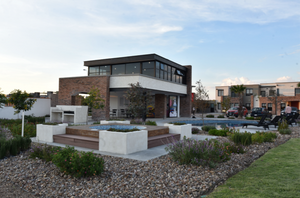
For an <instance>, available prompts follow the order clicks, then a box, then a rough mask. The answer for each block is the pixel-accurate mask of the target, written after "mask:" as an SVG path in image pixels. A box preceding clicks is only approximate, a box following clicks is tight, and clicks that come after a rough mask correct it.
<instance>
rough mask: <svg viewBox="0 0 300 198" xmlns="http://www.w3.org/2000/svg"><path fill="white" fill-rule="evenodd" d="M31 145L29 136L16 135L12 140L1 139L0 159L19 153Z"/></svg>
mask: <svg viewBox="0 0 300 198" xmlns="http://www.w3.org/2000/svg"><path fill="white" fill-rule="evenodd" d="M30 145H31V139H30V138H29V137H20V136H18V137H15V138H13V139H10V140H5V139H4V138H1V139H0V159H3V158H4V157H6V156H8V155H9V154H10V155H12V156H15V155H17V154H18V153H19V152H20V151H25V150H27V149H28V148H29V147H30Z"/></svg>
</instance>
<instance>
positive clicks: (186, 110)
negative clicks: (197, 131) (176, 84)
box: [180, 65, 192, 117]
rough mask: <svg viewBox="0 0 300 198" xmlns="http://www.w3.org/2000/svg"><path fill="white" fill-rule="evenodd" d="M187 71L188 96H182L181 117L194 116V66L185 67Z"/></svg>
mask: <svg viewBox="0 0 300 198" xmlns="http://www.w3.org/2000/svg"><path fill="white" fill-rule="evenodd" d="M184 67H185V68H186V69H187V71H186V89H187V90H186V91H187V93H186V94H187V95H186V96H180V116H181V117H191V116H192V66H191V65H185V66H184Z"/></svg>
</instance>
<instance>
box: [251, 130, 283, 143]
mask: <svg viewBox="0 0 300 198" xmlns="http://www.w3.org/2000/svg"><path fill="white" fill-rule="evenodd" d="M251 138H252V143H259V144H261V143H263V142H272V141H273V140H274V139H275V138H277V135H276V133H267V132H259V131H256V133H255V134H252V137H251Z"/></svg>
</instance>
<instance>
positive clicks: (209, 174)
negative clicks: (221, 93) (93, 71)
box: [0, 127, 300, 197]
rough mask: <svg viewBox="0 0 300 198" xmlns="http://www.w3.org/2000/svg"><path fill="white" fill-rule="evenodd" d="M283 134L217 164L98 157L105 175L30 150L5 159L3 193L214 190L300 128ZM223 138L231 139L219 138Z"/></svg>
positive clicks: (0, 176) (0, 180)
mask: <svg viewBox="0 0 300 198" xmlns="http://www.w3.org/2000/svg"><path fill="white" fill-rule="evenodd" d="M291 130H292V134H291V135H281V134H279V133H278V132H277V135H278V137H277V139H276V140H275V141H274V142H272V143H263V144H252V145H250V146H247V147H245V148H246V150H247V152H246V153H245V154H232V156H231V159H230V160H229V161H227V162H224V163H221V164H219V165H218V166H217V167H216V168H214V169H210V168H208V167H202V166H194V165H178V164H177V163H176V162H174V161H172V160H171V159H170V156H169V155H165V156H161V157H159V158H156V159H153V160H149V161H146V162H142V161H136V160H131V159H124V158H118V157H112V156H104V155H98V156H99V157H102V158H103V159H104V161H105V171H104V172H103V174H101V175H100V176H95V177H88V178H79V179H78V178H73V177H71V176H69V175H65V174H63V173H61V172H60V171H59V169H58V168H57V167H56V166H55V165H54V164H53V163H51V162H49V163H46V162H44V161H43V160H40V159H29V158H28V156H29V151H27V152H23V153H21V154H19V155H18V156H15V157H9V158H6V159H3V160H0V184H1V185H0V195H1V197H33V196H36V197H198V196H199V195H204V194H207V193H209V192H211V191H212V190H213V189H215V188H216V187H217V186H219V185H221V184H223V183H224V182H225V181H226V180H227V179H228V178H229V177H231V176H232V175H234V174H236V173H238V172H239V171H241V170H244V169H245V168H247V167H248V166H249V165H250V164H251V163H252V162H254V161H255V160H256V159H258V158H259V157H261V156H262V155H264V154H265V153H266V152H267V151H268V150H269V149H271V148H274V147H276V146H278V145H281V144H283V143H285V142H286V141H288V140H289V139H290V138H299V136H300V128H299V127H292V128H291ZM217 139H218V140H219V141H221V142H227V141H229V140H228V139H227V138H226V137H218V138H217Z"/></svg>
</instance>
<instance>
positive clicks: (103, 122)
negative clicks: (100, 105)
mask: <svg viewBox="0 0 300 198" xmlns="http://www.w3.org/2000/svg"><path fill="white" fill-rule="evenodd" d="M115 123H117V124H130V121H129V120H124V121H117V120H111V121H107V120H101V121H100V124H115Z"/></svg>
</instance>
